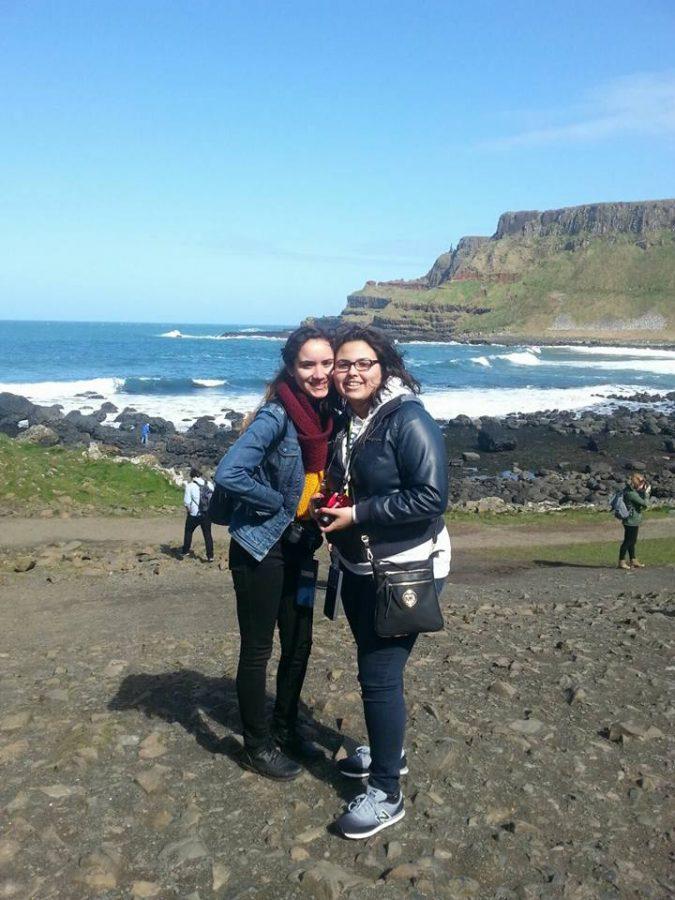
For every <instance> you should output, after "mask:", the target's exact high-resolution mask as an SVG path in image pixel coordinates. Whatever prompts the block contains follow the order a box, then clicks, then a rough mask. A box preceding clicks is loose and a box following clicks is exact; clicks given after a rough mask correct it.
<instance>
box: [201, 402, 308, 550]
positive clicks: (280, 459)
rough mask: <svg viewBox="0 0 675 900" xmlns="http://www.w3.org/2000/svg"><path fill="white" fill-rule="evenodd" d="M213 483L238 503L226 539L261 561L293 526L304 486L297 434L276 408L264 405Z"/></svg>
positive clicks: (232, 449)
mask: <svg viewBox="0 0 675 900" xmlns="http://www.w3.org/2000/svg"><path fill="white" fill-rule="evenodd" d="M215 481H216V483H217V484H219V485H220V487H222V488H223V489H224V490H225V491H226V492H227V493H228V494H229V495H230V496H232V497H234V498H235V499H236V500H238V501H239V502H238V503H237V504H236V506H235V507H234V510H233V513H232V520H231V522H230V534H231V535H232V537H233V538H234V540H236V541H237V543H238V544H240V545H241V546H242V547H243V548H244V550H247V551H248V552H249V553H250V554H251V556H253V557H254V558H255V559H257V560H261V559H264V557H265V556H266V555H267V553H268V552H269V551H270V550H271V548H272V547H273V546H274V544H276V542H277V541H278V540H279V538H280V537H281V535H282V534H283V532H284V531H285V530H286V528H287V526H288V525H289V524H290V523H291V522H292V521H293V518H294V517H295V512H296V509H297V507H298V502H299V500H300V496H301V494H302V488H303V485H304V481H305V469H304V466H303V464H302V455H301V453H300V444H299V442H298V433H297V431H296V430H295V426H294V425H293V422H292V421H291V420H290V418H289V416H288V415H287V413H286V410H285V409H284V407H283V406H282V405H281V404H280V403H276V402H274V401H272V402H270V403H266V404H265V405H264V406H263V407H261V409H260V410H259V411H258V412H257V414H256V416H255V418H254V419H253V421H252V422H251V424H250V425H249V426H248V428H247V429H246V430H245V431H244V432H243V433H242V434H241V435H240V437H239V438H238V439H237V440H236V441H235V443H234V444H233V445H232V446H231V447H230V449H229V450H228V451H227V453H226V454H225V456H224V457H223V458H222V459H221V460H220V462H219V463H218V468H217V469H216V475H215Z"/></svg>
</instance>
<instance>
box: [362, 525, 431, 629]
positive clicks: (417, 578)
mask: <svg viewBox="0 0 675 900" xmlns="http://www.w3.org/2000/svg"><path fill="white" fill-rule="evenodd" d="M361 540H362V541H363V544H364V547H365V550H366V556H367V558H368V562H369V563H370V565H371V567H372V570H373V578H374V579H375V633H376V634H377V635H378V636H379V637H382V638H391V637H402V636H404V635H408V634H422V633H428V632H434V631H442V629H443V613H442V612H441V607H440V605H439V603H438V591H437V590H436V579H435V578H434V556H435V554H432V555H431V556H430V557H429V558H428V559H423V560H421V561H417V560H415V561H413V562H408V563H392V562H386V561H383V560H377V559H375V557H374V556H373V552H372V550H371V549H370V539H369V538H368V535H367V534H364V535H361Z"/></svg>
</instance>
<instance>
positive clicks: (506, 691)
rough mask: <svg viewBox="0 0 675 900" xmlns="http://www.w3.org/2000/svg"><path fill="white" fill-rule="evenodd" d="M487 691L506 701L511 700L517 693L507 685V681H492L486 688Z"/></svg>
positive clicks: (512, 687)
mask: <svg viewBox="0 0 675 900" xmlns="http://www.w3.org/2000/svg"><path fill="white" fill-rule="evenodd" d="M488 691H490V693H491V694H496V695H497V696H498V697H503V698H504V699H506V700H512V699H513V698H514V697H515V696H516V694H517V693H518V690H517V688H515V687H514V686H513V685H512V684H509V683H508V681H493V682H492V684H491V685H490V686H489V687H488Z"/></svg>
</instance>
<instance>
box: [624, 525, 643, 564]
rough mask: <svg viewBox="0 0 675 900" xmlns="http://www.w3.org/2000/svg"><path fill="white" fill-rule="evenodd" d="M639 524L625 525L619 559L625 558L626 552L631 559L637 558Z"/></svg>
mask: <svg viewBox="0 0 675 900" xmlns="http://www.w3.org/2000/svg"><path fill="white" fill-rule="evenodd" d="M639 527H640V526H639V525H624V526H623V544H621V547H620V548H619V559H620V560H621V559H625V556H626V554H628V558H629V559H630V560H633V559H635V545H636V544H637V538H638V529H639Z"/></svg>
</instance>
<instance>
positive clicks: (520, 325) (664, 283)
mask: <svg viewBox="0 0 675 900" xmlns="http://www.w3.org/2000/svg"><path fill="white" fill-rule="evenodd" d="M674 297H675V200H652V201H646V202H642V203H596V204H589V205H584V206H575V207H569V208H565V209H554V210H547V211H545V212H539V211H529V210H528V211H520V212H506V213H503V214H502V215H501V216H500V218H499V222H498V224H497V229H496V231H495V233H494V234H493V235H492V236H491V237H475V236H472V237H463V238H461V239H460V240H459V242H458V244H457V246H456V247H450V249H449V250H448V251H446V252H444V253H442V254H441V255H440V256H439V257H438V259H437V260H436V261H435V262H434V264H433V266H432V267H431V268H430V269H429V271H428V272H427V273H426V275H423V276H421V277H420V278H416V279H413V280H411V281H403V280H394V281H378V282H376V281H368V282H366V284H365V286H364V287H363V288H362V289H361V290H358V291H355V292H354V293H352V294H350V295H349V296H348V298H347V305H346V307H345V308H344V310H343V311H342V313H341V314H340V315H339V316H337V317H326V318H323V319H316V320H314V321H317V322H320V323H322V324H324V325H325V326H327V327H335V325H336V324H346V323H362V324H366V323H372V324H374V325H376V326H377V327H378V328H381V329H382V330H383V331H385V332H387V333H388V334H390V335H391V336H392V337H395V338H397V339H398V340H401V341H409V340H433V341H439V340H441V341H445V340H457V341H469V342H471V341H478V342H481V341H491V342H497V343H514V342H519V341H536V342H538V343H567V344H569V343H574V342H587V341H601V342H602V343H603V344H609V343H626V342H627V341H630V343H632V344H636V343H644V344H668V345H670V344H672V343H673V342H675V318H674V317H673V310H674V308H675V307H674V304H673V298H674Z"/></svg>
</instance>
